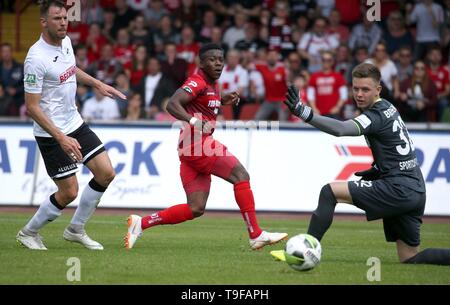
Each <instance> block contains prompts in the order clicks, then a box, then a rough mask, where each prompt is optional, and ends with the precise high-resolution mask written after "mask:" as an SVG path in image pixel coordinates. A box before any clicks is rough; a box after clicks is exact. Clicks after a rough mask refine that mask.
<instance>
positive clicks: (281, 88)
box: [255, 64, 287, 102]
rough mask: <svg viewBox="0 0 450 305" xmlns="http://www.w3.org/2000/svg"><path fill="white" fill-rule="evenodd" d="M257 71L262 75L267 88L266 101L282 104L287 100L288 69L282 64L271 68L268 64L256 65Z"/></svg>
mask: <svg viewBox="0 0 450 305" xmlns="http://www.w3.org/2000/svg"><path fill="white" fill-rule="evenodd" d="M255 67H256V69H257V70H258V71H259V72H260V73H261V75H262V77H263V80H264V86H265V88H266V101H268V102H282V101H284V100H285V99H286V96H285V95H286V91H287V86H286V69H285V68H284V66H283V65H282V64H277V65H275V67H274V68H270V67H269V66H268V65H267V64H256V65H255Z"/></svg>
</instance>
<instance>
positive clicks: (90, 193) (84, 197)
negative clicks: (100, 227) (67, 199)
mask: <svg viewBox="0 0 450 305" xmlns="http://www.w3.org/2000/svg"><path fill="white" fill-rule="evenodd" d="M103 194H104V192H98V191H96V190H94V189H92V187H91V185H89V184H88V185H86V188H85V189H84V190H83V194H81V198H80V203H79V204H78V207H77V210H76V211H75V214H74V215H73V217H72V220H71V221H70V225H71V227H72V229H74V230H75V231H79V229H83V228H84V225H85V224H86V222H87V221H88V220H89V218H91V216H92V214H93V213H94V211H95V209H96V208H97V205H98V203H99V202H100V198H102V196H103Z"/></svg>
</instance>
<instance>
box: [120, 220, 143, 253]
mask: <svg viewBox="0 0 450 305" xmlns="http://www.w3.org/2000/svg"><path fill="white" fill-rule="evenodd" d="M141 220H142V217H141V216H138V215H130V216H128V232H127V235H125V237H124V238H123V239H124V241H125V248H127V249H131V248H133V246H134V244H135V243H136V240H137V239H138V238H139V237H140V236H141V235H142V226H141Z"/></svg>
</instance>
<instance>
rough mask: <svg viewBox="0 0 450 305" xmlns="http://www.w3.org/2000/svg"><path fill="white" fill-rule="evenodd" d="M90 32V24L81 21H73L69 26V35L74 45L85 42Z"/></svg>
mask: <svg viewBox="0 0 450 305" xmlns="http://www.w3.org/2000/svg"><path fill="white" fill-rule="evenodd" d="M88 34H89V26H88V25H87V24H84V23H81V22H79V21H72V22H70V23H69V26H68V28H67V36H69V38H70V40H71V41H72V45H74V46H76V45H78V44H80V43H82V44H85V43H86V38H87V37H88Z"/></svg>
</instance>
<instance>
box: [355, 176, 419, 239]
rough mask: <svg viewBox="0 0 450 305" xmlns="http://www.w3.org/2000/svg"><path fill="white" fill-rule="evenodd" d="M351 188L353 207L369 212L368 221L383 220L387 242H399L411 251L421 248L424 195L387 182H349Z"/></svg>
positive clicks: (384, 180) (367, 214) (367, 213)
mask: <svg viewBox="0 0 450 305" xmlns="http://www.w3.org/2000/svg"><path fill="white" fill-rule="evenodd" d="M348 187H349V190H350V195H351V196H352V199H353V204H354V205H355V206H357V207H358V208H360V209H362V210H364V211H365V212H366V217H367V220H369V221H370V220H375V219H381V218H382V219H383V227H384V235H385V237H386V241H390V242H394V241H397V240H398V239H400V240H402V241H403V242H405V243H406V244H407V245H409V246H412V247H416V246H418V245H419V244H420V225H421V224H422V216H423V213H424V210H425V200H426V194H425V193H419V192H417V191H415V190H412V189H410V188H408V187H405V186H402V185H398V184H393V183H389V180H388V179H379V180H375V181H349V182H348Z"/></svg>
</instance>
